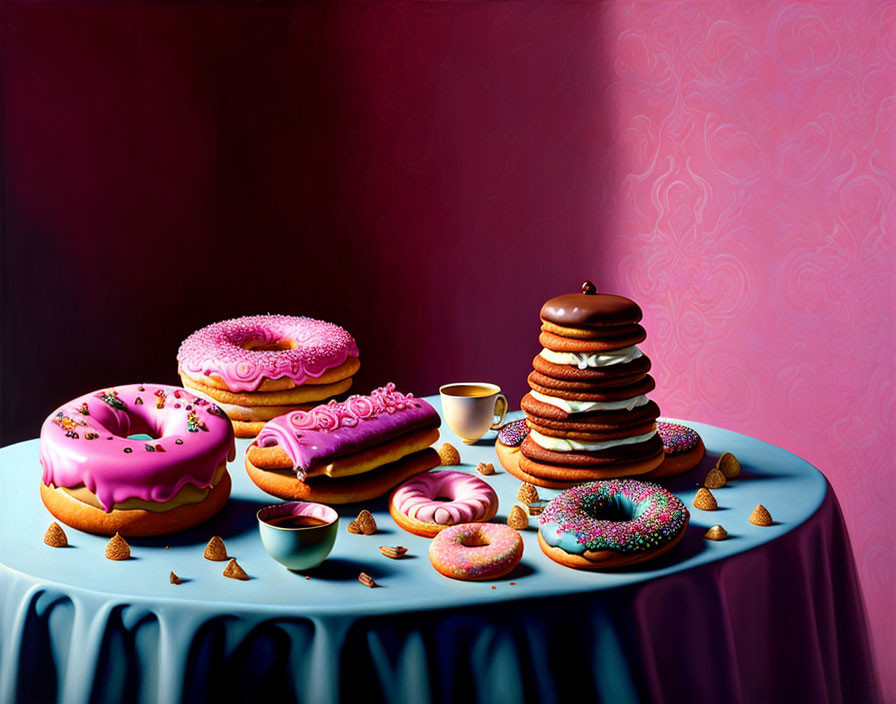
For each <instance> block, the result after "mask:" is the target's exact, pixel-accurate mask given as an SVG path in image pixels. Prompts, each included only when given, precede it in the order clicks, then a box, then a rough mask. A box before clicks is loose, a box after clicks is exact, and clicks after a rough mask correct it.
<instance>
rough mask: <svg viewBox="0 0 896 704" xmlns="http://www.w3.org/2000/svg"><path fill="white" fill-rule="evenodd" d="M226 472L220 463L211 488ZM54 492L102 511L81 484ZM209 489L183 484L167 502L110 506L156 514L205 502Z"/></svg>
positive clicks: (139, 501)
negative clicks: (59, 492)
mask: <svg viewBox="0 0 896 704" xmlns="http://www.w3.org/2000/svg"><path fill="white" fill-rule="evenodd" d="M226 470H227V463H226V462H222V463H221V465H220V466H219V467H218V469H217V470H215V477H214V479H212V487H215V486H218V484H219V483H220V481H221V480H222V479H223V478H224V472H225V471H226ZM54 490H55V491H61V492H62V493H63V494H67V495H68V496H70V497H71V498H73V499H77V500H78V501H80V502H81V503H85V504H87V505H88V506H93V507H94V508H98V509H100V510H101V511H102V510H103V507H102V505H101V504H100V502H99V499H97V498H96V494H94V493H93V492H92V491H91V490H90V489H88V488H87V487H86V486H84V485H83V484H81V485H80V486H76V487H72V488H71V489H69V488H66V487H62V486H57V487H54ZM209 491H211V489H210V488H209V489H200V488H199V487H198V486H196V485H195V484H184V485H183V487H182V488H181V490H180V491H179V492H177V494H175V495H174V497H173V498H172V499H169V500H168V501H162V502H159V501H145V500H144V499H138V498H131V499H127V500H125V501H119V502H118V503H116V504H114V505H113V506H112V509H113V510H115V511H130V510H143V511H155V512H157V513H159V512H163V511H170V510H171V509H173V508H177V507H178V506H186V505H187V504H198V503H202V502H203V501H205V499H206V497H207V496H208V494H209Z"/></svg>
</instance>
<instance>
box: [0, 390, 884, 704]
mask: <svg viewBox="0 0 896 704" xmlns="http://www.w3.org/2000/svg"><path fill="white" fill-rule="evenodd" d="M428 400H430V401H431V402H432V403H433V405H435V406H436V407H437V408H438V407H439V403H438V399H437V398H435V399H428ZM688 425H690V426H691V427H694V428H695V429H696V430H697V431H698V432H699V433H700V434H701V435H702V437H703V439H704V442H705V444H706V447H707V458H706V459H705V460H704V462H703V464H702V465H701V466H700V468H698V469H696V470H694V471H692V472H690V473H688V474H686V475H684V476H683V477H679V478H678V479H676V480H674V481H672V482H670V483H669V486H670V488H671V489H672V490H673V491H675V492H676V493H677V494H679V496H681V497H682V498H683V499H684V500H685V501H686V502H687V504H688V506H689V508H690V510H691V524H690V526H689V528H688V531H687V534H686V535H685V538H684V539H683V540H682V542H681V543H680V544H679V546H678V547H677V548H676V549H675V550H673V551H672V552H670V553H669V554H668V555H666V556H663V557H661V558H659V559H658V560H656V561H654V562H649V563H646V564H644V565H643V566H640V567H636V568H634V569H627V570H621V571H617V572H607V573H586V572H579V571H575V570H571V569H567V568H564V567H562V566H560V565H558V564H556V563H554V562H552V561H551V560H549V559H548V558H547V557H546V556H544V555H543V554H542V553H541V551H540V549H539V548H538V544H537V536H536V531H535V529H534V525H535V520H534V519H533V521H532V524H533V527H532V528H530V529H529V530H527V531H524V542H525V552H524V555H523V560H522V563H521V564H520V566H519V567H518V568H517V569H516V570H515V571H514V572H513V573H512V574H511V575H509V576H508V577H506V578H504V579H501V580H498V581H496V582H490V583H474V582H455V581H453V580H449V579H446V578H444V577H442V576H441V575H439V574H438V573H437V572H436V571H435V570H434V569H433V568H432V567H431V565H430V564H429V559H428V557H427V545H428V541H427V540H426V539H425V538H419V537H417V536H414V535H411V534H409V533H405V532H404V531H402V530H401V529H400V528H398V527H397V526H396V525H395V524H394V522H393V521H392V520H391V519H390V518H389V516H388V511H387V508H386V503H385V500H383V499H381V500H378V501H375V502H369V503H368V504H367V505H366V506H364V508H370V509H371V510H372V511H373V513H374V516H375V517H376V520H377V523H378V525H379V527H380V531H379V533H377V534H376V535H373V536H365V535H355V534H349V533H348V532H347V531H346V530H345V527H344V526H345V525H347V522H348V520H350V519H351V518H353V517H354V516H356V515H357V513H358V511H359V510H360V509H361V508H362V506H345V507H340V509H339V513H340V515H341V516H342V519H341V524H342V525H341V526H340V531H339V537H338V538H337V541H336V545H335V548H334V550H333V552H332V554H331V555H330V558H329V559H328V560H327V561H326V562H325V563H324V564H323V565H322V566H321V567H319V568H317V569H316V570H313V571H311V572H309V573H308V574H307V575H302V574H297V573H291V572H289V571H287V570H286V569H284V568H283V567H281V566H280V565H279V564H277V563H276V562H274V561H273V560H271V559H270V558H269V557H268V555H267V554H266V553H265V552H264V549H263V547H262V545H261V541H260V538H259V535H258V529H257V525H256V519H255V512H256V511H257V510H258V508H260V507H262V506H265V505H268V504H272V503H275V500H273V499H272V498H271V497H268V496H266V495H265V494H263V493H262V492H261V491H260V490H258V489H257V488H256V487H255V486H254V485H253V484H252V483H251V482H250V481H249V480H248V478H247V477H246V474H245V471H244V470H243V467H242V458H243V451H244V449H245V447H246V444H247V442H246V441H240V442H239V443H238V448H237V450H238V451H237V460H236V462H234V463H232V464H231V465H230V467H229V469H230V473H231V476H232V478H233V495H232V497H231V500H230V503H229V504H228V506H227V507H226V508H225V509H224V511H223V512H222V513H221V514H220V515H219V516H217V517H216V518H214V519H213V520H212V521H210V522H209V523H207V524H205V525H202V526H199V527H197V528H195V529H192V530H190V531H188V532H186V533H182V534H178V535H173V536H167V537H162V538H157V539H132V540H130V541H129V542H130V544H131V554H132V558H133V559H131V560H129V561H126V562H111V561H109V560H106V559H105V558H104V557H103V550H104V547H105V544H106V539H105V538H103V537H99V536H92V535H87V534H83V533H79V532H78V531H75V530H71V529H68V530H67V533H68V537H69V542H70V545H71V546H70V547H68V548H64V549H53V548H50V547H47V546H45V545H44V544H43V535H44V532H45V530H46V528H47V526H48V525H49V524H50V522H51V521H52V516H50V514H49V513H48V512H47V511H46V509H44V507H43V505H42V504H41V502H40V498H39V495H38V484H39V480H40V465H39V463H38V460H37V450H38V441H37V440H32V441H28V442H24V443H19V444H17V445H12V446H10V447H7V448H4V449H2V450H0V497H2V511H0V703H3V704H6V703H7V702H17V701H59V702H65V703H66V704H68V703H69V702H71V703H73V704H75V703H79V702H88V701H90V702H92V701H97V702H121V701H133V702H153V703H158V704H163V703H164V704H168V703H171V702H180V701H183V702H201V701H218V702H224V701H249V700H253V701H260V700H264V701H272V702H274V701H276V702H278V704H279V703H281V702H283V703H285V702H291V701H299V702H314V703H317V702H324V703H329V702H340V701H342V702H349V701H352V702H374V701H387V702H413V703H418V702H454V701H464V702H474V701H481V702H513V703H514V704H521V703H522V702H530V701H531V702H541V703H548V702H562V701H574V700H575V701H589V702H590V701H600V702H629V701H657V702H666V701H668V702H676V701H688V702H704V701H705V702H717V701H726V702H778V701H780V702H820V701H831V702H846V701H848V702H866V701H867V702H871V701H878V700H879V697H880V695H879V691H878V688H877V680H876V675H875V673H874V668H873V663H872V658H871V654H870V646H869V641H868V636H867V624H866V617H865V613H864V608H863V604H862V601H861V597H860V591H859V586H858V583H857V579H856V573H855V567H854V562H853V557H852V552H851V549H850V546H849V541H848V538H847V534H846V530H845V527H844V523H843V519H842V516H841V513H840V509H839V506H838V504H837V500H836V497H835V496H834V494H833V491H832V489H831V487H830V485H829V484H828V483H827V481H826V480H825V478H824V477H823V476H822V475H821V474H820V473H819V472H818V471H817V470H816V469H814V468H813V467H812V466H811V465H809V464H808V463H807V462H805V461H804V460H802V459H800V458H799V457H796V456H794V455H792V454H790V453H788V452H786V451H784V450H782V449H780V448H777V447H774V446H771V445H768V444H766V443H763V442H761V441H759V440H755V439H752V438H749V437H746V436H743V435H739V434H737V433H733V432H731V431H727V430H722V429H719V428H714V427H711V426H707V425H702V424H699V423H688ZM442 435H443V441H447V442H451V443H453V444H454V445H455V446H456V447H458V448H460V449H461V458H462V460H463V462H464V465H465V466H464V467H463V468H462V469H463V470H464V471H470V472H474V473H475V470H474V467H475V465H476V463H477V462H480V461H486V462H492V463H494V464H495V466H496V468H497V469H498V473H497V474H495V475H494V476H491V477H488V478H487V481H489V483H491V484H492V486H493V487H494V488H495V490H496V491H497V492H498V495H499V497H500V500H501V504H500V509H499V515H498V517H497V518H496V520H504V519H505V518H506V515H507V512H508V511H509V510H510V507H511V506H512V505H513V502H514V497H515V495H516V491H517V489H518V488H519V481H517V480H515V479H514V478H513V477H512V476H510V475H509V474H507V473H505V472H502V471H501V470H500V465H499V464H498V463H497V460H496V457H495V455H494V450H493V448H492V446H491V441H486V440H484V441H480V443H478V444H476V445H472V446H464V445H462V444H461V443H460V442H459V441H458V440H457V438H455V437H454V436H453V434H452V433H451V432H450V431H449V430H448V429H447V428H446V427H444V426H443V428H442ZM726 451H727V452H733V453H734V454H735V455H736V456H737V457H738V459H739V460H740V462H741V465H742V468H743V469H742V474H741V477H740V478H738V479H737V480H735V481H732V482H730V483H729V485H728V486H726V487H723V488H722V489H719V490H717V491H715V492H714V493H715V495H716V497H717V499H718V501H719V507H720V508H719V510H717V511H713V512H705V511H700V510H697V509H695V508H693V505H692V503H693V498H694V495H695V493H696V491H697V488H698V486H699V484H700V481H701V479H702V477H703V476H704V474H705V473H706V471H707V469H708V468H709V467H710V466H711V465H712V463H713V462H714V461H715V459H716V458H717V457H718V456H719V455H720V454H721V453H722V452H726ZM541 493H542V494H543V495H544V496H545V497H546V498H547V497H550V496H551V495H554V494H556V493H557V492H549V491H546V490H542V491H541ZM759 503H762V504H764V505H765V506H766V507H767V508H768V509H769V511H770V512H771V514H772V517H773V518H774V520H775V524H774V525H772V526H770V527H758V526H753V525H751V524H750V523H749V522H748V518H749V515H750V513H751V511H752V509H753V508H754V507H755V506H756V504H759ZM716 523H720V524H722V525H723V526H724V527H725V528H726V529H727V530H728V532H729V534H730V537H729V539H728V540H725V541H721V542H711V541H707V540H704V539H703V537H702V536H703V533H704V532H705V531H706V529H707V528H708V527H710V526H711V525H714V524H716ZM212 535H221V536H222V537H223V538H224V540H225V543H226V545H227V550H228V553H229V554H230V555H231V556H233V557H236V558H237V559H238V560H239V563H240V565H241V566H242V567H243V568H244V569H245V570H246V571H247V572H248V573H249V575H250V577H251V578H252V579H250V580H249V581H248V582H240V581H236V580H230V579H226V578H224V577H223V576H222V575H221V572H222V569H223V566H224V563H217V562H209V561H207V560H204V559H203V557H202V552H203V548H204V546H205V544H206V542H207V541H208V539H209V538H210V537H211V536H212ZM380 545H405V546H407V547H408V548H409V552H408V555H409V557H408V558H405V559H402V560H390V559H387V558H386V557H384V556H383V555H381V554H380V552H379V550H378V547H379V546H380ZM172 570H173V571H175V572H176V573H177V574H178V575H179V576H181V577H182V579H183V583H182V584H180V585H171V584H169V580H168V576H169V572H170V571H172ZM361 571H364V572H367V573H368V574H370V575H371V576H372V577H373V578H374V579H375V580H376V581H377V583H378V584H380V585H381V586H380V587H379V588H375V589H370V588H367V587H365V586H363V585H362V584H360V583H359V582H358V580H357V577H358V574H359V573H360V572H361ZM306 576H308V577H310V579H306V578H305V577H306ZM492 587H495V588H492Z"/></svg>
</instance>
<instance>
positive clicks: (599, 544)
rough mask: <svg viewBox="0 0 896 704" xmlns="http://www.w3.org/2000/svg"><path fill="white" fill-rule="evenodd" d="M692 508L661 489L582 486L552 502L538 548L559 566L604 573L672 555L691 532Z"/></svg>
mask: <svg viewBox="0 0 896 704" xmlns="http://www.w3.org/2000/svg"><path fill="white" fill-rule="evenodd" d="M689 520H690V514H689V513H688V509H687V506H685V504H684V502H683V501H682V500H681V499H679V498H678V497H677V496H675V494H673V493H672V492H670V491H668V490H667V489H664V488H663V487H661V486H660V485H659V484H653V483H651V482H643V481H638V480H636V479H611V480H604V481H596V482H589V483H588V484H581V485H579V486H576V487H573V488H572V489H568V490H567V491H565V492H563V493H562V494H560V495H559V496H557V497H556V498H554V499H553V500H552V501H550V502H549V503H548V505H547V506H546V507H545V509H544V511H543V512H542V514H541V516H540V517H539V531H538V544H539V546H540V547H541V549H542V551H543V552H544V553H545V554H546V555H547V556H548V557H549V558H551V559H552V560H554V561H555V562H559V563H560V564H561V565H565V566H567V567H574V568H577V569H583V570H604V569H613V568H616V567H624V566H627V565H633V564H636V563H639V562H644V561H646V560H651V559H654V558H656V557H659V556H660V555H663V554H664V553H666V552H668V551H669V550H671V549H672V548H673V547H675V545H676V544H677V543H678V541H679V540H681V538H682V536H683V535H684V533H685V530H686V529H687V527H688V521H689Z"/></svg>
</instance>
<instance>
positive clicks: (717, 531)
mask: <svg viewBox="0 0 896 704" xmlns="http://www.w3.org/2000/svg"><path fill="white" fill-rule="evenodd" d="M703 537H704V538H706V539H707V540H724V539H725V538H727V537H728V531H727V530H725V529H724V528H722V526H713V527H712V528H710V529H709V530H708V531H706V532H705V533H704V534H703Z"/></svg>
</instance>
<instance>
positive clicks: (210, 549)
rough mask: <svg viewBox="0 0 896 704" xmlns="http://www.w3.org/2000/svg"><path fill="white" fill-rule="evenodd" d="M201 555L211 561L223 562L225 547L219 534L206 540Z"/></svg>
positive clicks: (225, 553) (225, 554) (225, 556)
mask: <svg viewBox="0 0 896 704" xmlns="http://www.w3.org/2000/svg"><path fill="white" fill-rule="evenodd" d="M202 556H203V557H204V558H205V559H206V560H211V561H212V562H223V561H224V560H226V559H227V548H226V547H224V541H223V540H221V538H220V536H217V535H216V536H214V537H213V538H212V539H211V540H209V541H208V545H206V546H205V552H204V553H202Z"/></svg>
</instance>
